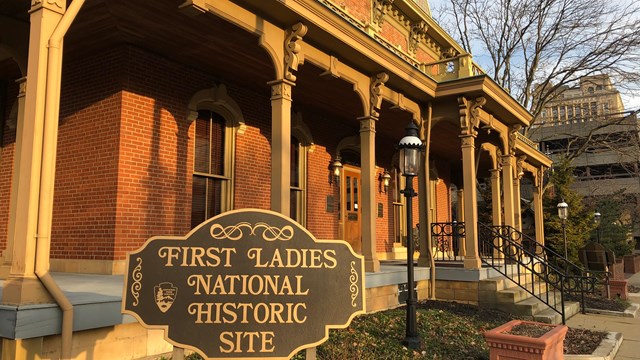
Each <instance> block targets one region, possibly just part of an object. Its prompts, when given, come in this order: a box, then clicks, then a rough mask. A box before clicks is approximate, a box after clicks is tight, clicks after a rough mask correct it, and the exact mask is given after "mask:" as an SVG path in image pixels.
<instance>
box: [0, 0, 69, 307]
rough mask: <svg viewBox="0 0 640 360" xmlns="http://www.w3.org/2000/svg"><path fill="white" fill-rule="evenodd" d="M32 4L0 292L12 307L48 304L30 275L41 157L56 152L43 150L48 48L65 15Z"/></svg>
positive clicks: (57, 7)
mask: <svg viewBox="0 0 640 360" xmlns="http://www.w3.org/2000/svg"><path fill="white" fill-rule="evenodd" d="M32 4H33V6H32V8H31V10H30V14H31V15H30V24H31V27H30V32H29V59H28V64H27V81H26V92H25V99H24V118H23V119H18V124H17V125H18V126H17V132H16V147H15V149H16V150H15V151H16V152H15V158H14V170H13V178H12V184H13V185H12V186H13V189H12V194H11V200H12V202H11V204H10V209H9V233H8V242H9V244H11V245H8V246H9V247H11V249H12V252H13V254H12V255H11V258H12V259H11V260H12V261H11V269H10V273H9V276H8V278H7V280H6V281H5V285H4V291H3V294H2V302H3V303H12V304H18V303H26V302H31V303H44V302H51V298H50V296H49V294H48V292H47V291H46V290H45V289H44V287H43V286H42V284H41V283H40V281H39V280H38V279H37V278H36V276H35V258H36V237H37V226H38V197H39V193H40V173H41V164H42V156H43V153H47V152H48V153H51V152H53V153H55V144H53V146H52V148H49V149H43V148H42V142H43V131H44V130H43V128H44V107H45V103H44V98H45V94H46V76H47V55H48V48H47V45H48V40H49V38H50V37H51V35H52V33H53V31H54V29H55V28H56V26H57V25H58V23H59V22H60V19H61V18H62V15H63V14H64V12H65V4H66V3H65V2H60V1H41V2H39V1H38V2H36V1H34V2H33V3H32ZM51 70H58V71H59V70H60V69H51ZM21 120H22V121H21ZM14 200H15V201H14Z"/></svg>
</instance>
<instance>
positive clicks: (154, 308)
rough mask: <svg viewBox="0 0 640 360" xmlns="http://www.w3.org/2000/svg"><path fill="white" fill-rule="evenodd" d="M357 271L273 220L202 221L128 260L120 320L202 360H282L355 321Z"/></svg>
mask: <svg viewBox="0 0 640 360" xmlns="http://www.w3.org/2000/svg"><path fill="white" fill-rule="evenodd" d="M363 275H364V263H363V258H362V256H360V255H356V254H355V253H354V252H353V250H352V249H351V247H350V246H349V244H347V243H346V242H344V241H319V240H316V239H315V238H314V237H313V235H311V233H309V231H307V230H306V229H305V228H303V227H302V226H300V225H299V224H297V223H295V222H293V221H292V220H291V219H289V218H287V217H284V216H282V215H280V214H278V213H275V212H272V211H264V210H256V209H249V210H247V209H245V210H237V211H230V212H227V213H224V214H222V215H219V216H216V217H214V218H211V219H209V220H207V221H205V222H204V223H202V224H200V225H199V226H198V227H196V228H195V229H193V230H192V231H191V232H190V233H189V234H188V235H187V236H186V237H184V238H170V237H154V238H151V239H149V240H148V241H147V242H146V243H145V244H144V246H142V248H140V249H139V250H137V251H136V252H133V253H131V254H129V256H128V257H127V275H126V278H125V286H124V296H123V299H122V311H123V312H124V313H127V314H131V315H133V316H134V317H136V318H137V319H138V320H139V321H140V322H141V323H142V324H143V325H144V326H146V327H148V328H162V329H165V337H166V338H167V340H169V341H170V342H172V343H173V344H175V345H177V346H180V347H183V348H188V349H192V350H195V351H198V352H199V353H200V354H201V355H203V356H204V357H205V358H211V359H234V358H236V359H239V358H243V359H246V358H269V359H288V358H289V357H291V356H293V355H294V354H295V353H296V352H298V351H299V350H301V349H303V348H305V347H310V346H315V345H318V344H320V343H322V342H324V341H325V340H326V339H327V337H328V331H329V329H330V328H343V327H346V326H347V325H348V324H349V323H350V322H351V319H352V318H353V317H354V316H355V315H357V314H361V313H363V312H364V279H363Z"/></svg>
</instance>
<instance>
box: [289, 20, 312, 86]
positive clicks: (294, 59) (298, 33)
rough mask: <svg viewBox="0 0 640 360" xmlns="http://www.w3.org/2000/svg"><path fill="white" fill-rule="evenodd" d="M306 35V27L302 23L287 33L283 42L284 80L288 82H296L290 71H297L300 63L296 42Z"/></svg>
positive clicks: (298, 48) (298, 46) (298, 47)
mask: <svg viewBox="0 0 640 360" xmlns="http://www.w3.org/2000/svg"><path fill="white" fill-rule="evenodd" d="M306 33H307V27H306V26H305V25H304V24H303V23H297V24H295V25H293V26H292V27H291V30H289V31H287V37H286V39H285V40H284V51H285V54H284V65H285V66H284V67H285V69H284V78H285V79H287V80H289V81H296V76H295V75H294V74H293V72H292V70H295V71H298V65H299V64H300V63H301V62H302V59H300V56H299V55H298V53H299V52H300V44H298V41H300V40H302V37H303V36H304V35H305V34H306Z"/></svg>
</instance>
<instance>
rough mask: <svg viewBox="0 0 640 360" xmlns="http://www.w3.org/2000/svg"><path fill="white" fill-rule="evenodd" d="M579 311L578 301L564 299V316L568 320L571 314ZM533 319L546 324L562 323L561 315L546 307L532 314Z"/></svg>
mask: <svg viewBox="0 0 640 360" xmlns="http://www.w3.org/2000/svg"><path fill="white" fill-rule="evenodd" d="M579 312H580V303H579V302H576V301H565V303H564V317H565V320H569V319H570V318H571V317H572V316H573V315H575V314H577V313H579ZM533 320H535V321H539V322H543V323H547V324H562V315H560V314H558V313H557V312H555V311H554V310H553V309H550V308H548V307H547V309H544V310H542V311H540V312H538V313H536V314H534V315H533Z"/></svg>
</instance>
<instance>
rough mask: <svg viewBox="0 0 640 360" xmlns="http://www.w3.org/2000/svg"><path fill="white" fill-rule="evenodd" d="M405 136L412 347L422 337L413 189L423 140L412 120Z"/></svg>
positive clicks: (402, 158)
mask: <svg viewBox="0 0 640 360" xmlns="http://www.w3.org/2000/svg"><path fill="white" fill-rule="evenodd" d="M405 130H406V132H405V136H404V137H403V138H402V139H401V140H400V143H399V144H398V148H399V149H400V171H401V172H402V175H403V176H404V177H405V178H406V186H405V189H404V190H403V191H402V193H403V194H404V196H405V198H406V199H407V283H408V284H407V285H408V288H409V295H408V297H407V321H406V336H405V339H404V341H403V342H402V343H403V344H404V345H405V346H406V347H408V348H410V349H416V348H418V347H420V337H419V336H418V331H417V325H416V303H417V301H416V296H415V292H414V284H415V283H414V280H413V276H414V274H413V238H412V231H411V229H413V219H412V213H411V210H412V205H411V199H412V198H413V197H414V196H416V195H417V194H416V192H415V191H414V190H413V177H414V176H416V175H418V169H419V168H420V152H421V150H422V141H420V138H418V127H417V126H416V125H415V124H414V123H413V121H412V122H410V123H409V125H408V126H407V127H406V128H405Z"/></svg>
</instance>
